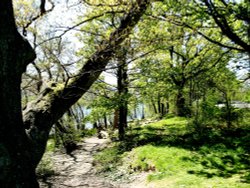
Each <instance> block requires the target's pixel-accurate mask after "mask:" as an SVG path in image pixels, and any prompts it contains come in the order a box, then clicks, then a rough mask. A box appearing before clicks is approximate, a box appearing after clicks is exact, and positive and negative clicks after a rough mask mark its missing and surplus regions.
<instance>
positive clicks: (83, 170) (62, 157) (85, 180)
mask: <svg viewBox="0 0 250 188" xmlns="http://www.w3.org/2000/svg"><path fill="white" fill-rule="evenodd" d="M107 142H108V140H107V139H98V138H97V137H91V138H86V139H85V140H84V141H83V142H82V143H80V144H78V146H79V148H78V149H77V150H75V151H73V152H72V154H71V155H67V154H64V153H62V152H56V153H54V154H53V155H51V156H50V160H51V161H52V163H53V166H54V170H55V174H54V175H53V176H51V177H48V178H46V179H44V180H39V181H40V187H41V188H69V187H75V188H139V187H140V185H139V184H137V183H136V184H135V185H133V184H127V183H126V184H125V185H118V183H115V182H111V181H110V180H108V179H104V178H102V177H100V176H98V175H97V174H96V173H95V168H94V165H93V161H94V158H93V154H95V153H96V152H98V151H99V150H101V149H102V148H104V147H105V146H106V145H107Z"/></svg>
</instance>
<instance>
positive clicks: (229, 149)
mask: <svg viewBox="0 0 250 188" xmlns="http://www.w3.org/2000/svg"><path fill="white" fill-rule="evenodd" d="M177 133H178V130H171V129H170V130H168V131H165V129H164V128H153V127H137V128H135V129H134V130H133V131H131V132H130V133H129V134H128V135H127V137H126V141H125V142H124V143H122V144H121V146H120V147H121V149H123V150H131V149H133V148H134V147H138V146H143V145H146V144H151V145H154V146H168V147H178V148H184V149H188V150H190V151H194V155H192V156H190V157H185V158H183V160H187V161H192V162H193V163H194V164H197V165H201V166H202V168H201V169H197V170H193V169H192V170H189V171H188V173H190V174H195V175H199V176H204V177H206V178H212V177H224V178H229V177H231V176H232V175H234V174H239V176H240V177H241V181H242V182H245V183H250V129H249V128H248V129H243V128H235V129H213V128H206V129H203V131H202V132H199V133H198V132H197V131H194V132H186V133H184V134H177Z"/></svg>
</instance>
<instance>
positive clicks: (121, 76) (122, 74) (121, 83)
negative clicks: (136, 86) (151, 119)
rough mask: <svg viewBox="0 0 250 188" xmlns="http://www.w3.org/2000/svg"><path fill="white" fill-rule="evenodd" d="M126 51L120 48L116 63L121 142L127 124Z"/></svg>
mask: <svg viewBox="0 0 250 188" xmlns="http://www.w3.org/2000/svg"><path fill="white" fill-rule="evenodd" d="M126 54H127V53H126V49H125V48H122V50H121V57H120V59H119V62H118V71H117V87H118V93H119V97H120V104H119V123H118V132H119V139H120V140H123V139H124V136H125V128H126V127H127V126H128V125H127V124H128V123H127V115H128V73H127V64H126Z"/></svg>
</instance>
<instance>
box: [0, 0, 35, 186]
mask: <svg viewBox="0 0 250 188" xmlns="http://www.w3.org/2000/svg"><path fill="white" fill-rule="evenodd" d="M0 25H1V27H0V106H1V108H0V185H1V187H21V188H22V187H34V188H35V187H38V183H37V181H36V176H35V166H34V164H33V163H32V155H31V153H32V151H33V150H32V149H31V147H30V146H31V143H30V140H29V139H28V137H27V136H26V133H25V130H24V125H23V121H22V109H21V91H20V84H21V76H22V73H23V72H24V71H25V69H26V66H27V64H28V63H30V62H31V61H33V60H34V59H35V53H34V51H33V49H32V48H31V46H30V45H29V43H28V42H27V41H25V40H24V39H23V38H22V36H21V35H20V34H19V33H18V32H17V28H16V25H15V20H14V15H13V8H12V2H11V1H9V0H2V1H0Z"/></svg>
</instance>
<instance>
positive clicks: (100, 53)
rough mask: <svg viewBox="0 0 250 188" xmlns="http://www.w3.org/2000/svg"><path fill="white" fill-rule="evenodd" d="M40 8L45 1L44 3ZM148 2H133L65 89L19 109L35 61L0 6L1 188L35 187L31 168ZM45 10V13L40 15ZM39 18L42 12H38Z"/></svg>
mask: <svg viewBox="0 0 250 188" xmlns="http://www.w3.org/2000/svg"><path fill="white" fill-rule="evenodd" d="M43 2H44V1H43ZM148 4H149V1H148V0H137V1H136V2H135V4H133V5H132V8H131V9H130V10H129V12H128V13H127V14H125V16H123V18H122V19H121V21H120V25H119V26H118V28H117V29H116V30H115V31H114V32H112V33H111V34H110V37H109V38H108V39H107V40H104V41H102V45H101V48H100V49H98V50H97V51H96V52H95V53H94V54H93V55H92V56H91V57H90V58H89V59H88V60H87V61H86V62H85V64H84V65H83V67H82V68H81V70H80V71H79V73H78V74H77V75H76V76H75V77H74V78H73V79H72V80H71V81H70V83H68V84H67V85H63V86H61V85H60V86H58V87H55V85H53V86H52V87H50V88H47V89H45V90H44V91H43V92H42V93H41V94H40V96H39V97H38V98H37V99H36V100H35V101H34V102H32V104H29V105H28V106H27V108H26V110H25V111H24V112H23V119H22V109H21V92H20V83H21V75H22V73H23V72H25V69H26V66H27V65H28V64H29V63H30V62H32V61H33V60H34V59H35V56H36V55H35V52H34V50H33V49H32V48H31V46H30V44H29V43H28V42H27V41H26V40H24V39H23V38H22V36H21V35H20V34H19V33H18V32H17V28H16V24H15V19H14V15H13V7H12V1H9V0H2V1H0V24H1V26H4V27H0V59H1V60H0V80H1V84H0V105H1V110H0V126H1V127H0V160H1V163H0V184H1V186H3V187H25V188H27V187H32V188H33V187H39V185H38V183H37V181H36V177H35V168H36V166H37V164H38V163H39V161H40V159H41V157H42V155H43V153H44V150H45V146H46V142H47V139H48V135H49V132H50V129H51V127H52V125H53V124H54V123H56V122H57V120H58V119H59V118H60V117H61V116H62V115H63V114H64V113H65V112H66V111H67V110H68V109H69V108H70V107H71V106H72V105H73V104H74V103H76V102H77V100H78V99H79V98H80V97H81V96H82V95H83V94H84V93H85V92H86V91H87V90H88V89H89V87H90V86H91V85H92V84H93V82H94V81H95V80H96V79H97V78H98V76H99V75H100V74H101V72H102V70H103V69H104V68H105V66H106V65H107V63H108V61H109V60H110V58H111V57H112V56H113V55H114V54H115V53H116V48H118V46H119V45H120V44H121V43H122V41H123V40H124V39H125V38H126V37H127V36H128V35H129V33H130V32H131V30H132V29H133V27H134V26H135V25H136V24H137V22H138V21H139V19H140V17H141V16H142V15H143V14H144V12H145V10H146V8H147V5H148ZM41 10H43V9H41ZM41 14H43V11H41Z"/></svg>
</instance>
